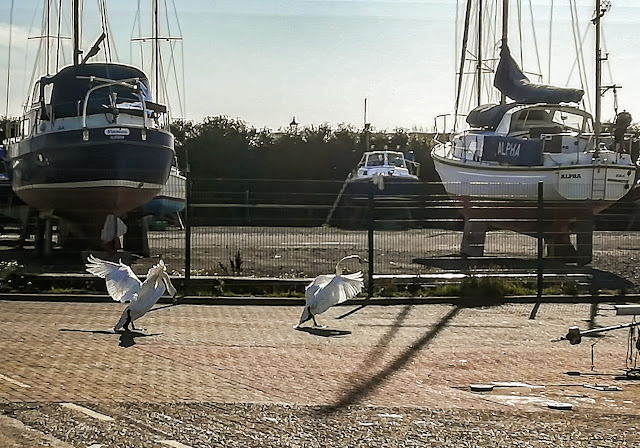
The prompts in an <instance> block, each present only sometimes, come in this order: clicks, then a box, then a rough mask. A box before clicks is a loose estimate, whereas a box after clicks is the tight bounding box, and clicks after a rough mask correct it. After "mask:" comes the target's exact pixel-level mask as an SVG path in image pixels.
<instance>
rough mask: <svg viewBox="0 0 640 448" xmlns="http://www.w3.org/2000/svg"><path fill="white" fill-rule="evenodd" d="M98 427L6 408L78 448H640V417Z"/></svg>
mask: <svg viewBox="0 0 640 448" xmlns="http://www.w3.org/2000/svg"><path fill="white" fill-rule="evenodd" d="M97 408H98V410H99V411H100V412H105V413H109V415H111V416H114V417H116V422H100V423H96V422H95V420H94V419H92V418H90V417H86V418H82V417H78V416H77V415H76V414H74V413H73V412H72V411H70V410H66V409H63V408H61V407H60V406H59V405H57V404H47V405H16V404H12V405H2V406H0V409H2V411H3V412H4V413H5V414H8V415H10V416H12V417H15V418H18V419H20V420H21V421H23V422H24V423H25V424H27V425H30V426H32V427H34V428H37V429H39V430H41V431H46V432H48V433H50V434H52V435H54V436H55V437H56V438H58V439H59V440H62V441H68V442H69V443H71V444H72V445H73V446H74V447H87V446H91V445H92V444H98V441H99V444H100V446H101V447H113V448H116V447H118V448H120V447H121V448H133V447H135V448H152V447H153V448H156V447H158V446H159V441H162V440H164V441H168V440H172V441H178V442H180V443H182V444H184V445H187V446H190V447H194V448H196V447H198V448H200V447H201V448H207V447H214V446H215V447H217V446H224V447H276V446H282V447H283V446H288V447H309V448H310V447H327V446H337V447H355V446H360V447H376V448H378V447H438V448H440V447H461V448H462V447H507V446H508V447H519V448H534V447H536V448H537V447H545V448H548V447H556V448H561V447H567V448H579V447H602V448H604V447H611V448H620V447H637V446H638V444H640V435H639V434H638V429H640V428H639V426H640V422H639V421H638V418H637V416H635V415H634V416H629V415H603V414H593V413H581V412H571V413H566V412H563V411H557V412H512V411H508V410H507V411H482V410H477V411H470V410H451V409H448V410H437V409H436V410H434V409H419V408H380V407H348V408H346V409H342V410H341V411H339V412H337V413H332V412H331V410H330V409H327V408H320V407H301V406H291V405H286V404H268V405H261V404H250V403H245V404H216V403H173V404H154V405H151V404H146V405H145V404H140V403H122V404H112V405H100V406H97Z"/></svg>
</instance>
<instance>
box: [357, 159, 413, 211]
mask: <svg viewBox="0 0 640 448" xmlns="http://www.w3.org/2000/svg"><path fill="white" fill-rule="evenodd" d="M419 173H420V164H419V163H417V162H415V161H413V160H410V159H407V158H406V157H405V155H404V153H402V152H400V151H391V150H388V149H385V150H380V151H367V152H365V153H364V154H363V155H362V158H361V159H360V162H359V163H358V165H357V167H356V169H355V170H354V171H353V172H352V173H350V174H349V177H348V178H347V180H346V188H345V194H347V195H349V196H351V197H352V198H353V199H365V198H368V196H369V192H370V191H372V192H373V194H374V196H375V199H378V200H380V199H385V200H391V201H398V200H407V199H410V198H411V197H412V196H414V195H415V194H416V191H417V186H418V184H419V183H420V179H419V177H418V175H419ZM372 185H373V187H372Z"/></svg>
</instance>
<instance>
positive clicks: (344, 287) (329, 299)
mask: <svg viewBox="0 0 640 448" xmlns="http://www.w3.org/2000/svg"><path fill="white" fill-rule="evenodd" d="M352 258H356V259H358V261H360V257H359V256H358V255H349V256H347V257H344V258H342V259H341V260H340V261H338V263H337V264H336V273H335V274H329V275H319V276H317V277H316V278H315V279H314V280H313V281H312V282H311V283H309V285H307V287H306V288H305V293H304V295H305V298H306V304H305V306H304V310H303V311H302V316H300V322H299V323H298V325H296V327H295V328H298V327H299V326H300V325H302V324H303V323H305V322H306V321H308V320H313V324H314V325H315V326H316V327H317V326H318V322H317V321H316V317H315V316H316V315H317V314H321V313H324V312H325V311H327V310H328V309H329V308H330V307H332V306H333V305H337V304H339V303H342V302H345V301H347V300H348V299H352V298H354V297H355V296H357V295H358V294H360V292H361V291H362V289H363V288H364V280H363V275H362V272H360V271H358V272H355V273H353V274H343V273H342V268H341V267H340V263H342V262H343V261H345V260H349V259H352Z"/></svg>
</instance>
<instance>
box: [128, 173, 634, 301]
mask: <svg viewBox="0 0 640 448" xmlns="http://www.w3.org/2000/svg"><path fill="white" fill-rule="evenodd" d="M189 184H190V188H189V193H188V206H187V209H186V211H185V213H184V215H185V216H184V217H183V220H182V222H183V223H184V226H185V227H184V229H181V228H179V227H177V226H176V225H165V224H164V222H165V220H166V218H163V217H152V218H150V221H149V225H150V230H149V232H148V241H149V255H151V256H152V257H151V258H150V260H151V261H152V260H153V259H154V257H156V256H157V257H162V258H163V259H165V261H166V262H167V263H168V265H169V266H170V267H171V268H173V270H174V274H175V275H181V276H184V277H185V278H186V279H190V278H197V277H202V276H214V277H215V276H235V277H248V278H310V277H315V276H316V275H318V274H321V273H330V272H333V270H334V268H335V263H336V261H337V260H339V259H340V258H342V257H343V256H345V255H350V254H358V255H360V256H361V258H362V259H363V260H364V261H365V263H364V264H363V265H362V266H358V265H354V266H351V268H352V269H362V270H363V271H365V273H366V274H367V275H368V276H369V278H370V279H373V280H374V281H376V282H382V281H383V279H386V280H389V279H394V278H395V279H404V280H405V281H409V282H411V281H415V282H429V281H432V282H433V281H439V280H440V279H446V278H448V276H449V277H455V274H456V273H463V274H466V275H489V276H496V275H502V276H507V277H508V276H511V277H514V278H518V279H520V280H530V281H532V282H534V283H536V282H538V285H537V286H538V287H541V285H540V283H539V278H540V276H541V275H544V276H545V279H546V278H547V277H546V276H553V275H555V276H558V275H561V274H562V275H564V276H565V277H566V276H567V275H576V276H578V277H580V276H581V277H583V278H587V277H588V278H592V277H593V276H594V275H598V276H600V278H603V279H605V280H604V281H602V282H599V283H598V285H597V288H600V289H612V290H624V291H627V292H635V291H636V290H637V289H638V286H639V285H638V279H637V278H636V276H635V273H634V271H635V263H636V261H637V254H638V251H639V250H640V241H638V238H639V237H638V232H637V230H636V229H635V227H636V223H635V219H636V213H637V205H636V203H635V200H633V195H632V194H631V193H630V194H629V195H627V196H628V197H625V199H623V200H622V201H620V202H619V203H617V204H613V205H611V206H610V207H608V208H606V209H605V210H603V211H601V212H600V214H598V215H596V216H595V217H594V216H593V215H592V214H591V213H590V211H591V210H592V209H593V208H594V207H593V201H586V200H577V201H575V202H573V203H572V205H571V204H568V203H567V202H562V201H544V200H542V196H540V198H536V199H535V200H533V201H532V200H524V199H522V198H520V199H521V200H518V201H505V200H504V199H501V200H495V199H491V198H492V191H493V189H495V188H497V186H491V185H485V187H484V188H485V189H486V190H487V194H486V196H485V197H482V198H478V197H475V198H473V200H471V199H470V198H469V197H468V195H467V196H465V195H464V194H461V195H459V196H458V197H457V198H456V199H452V198H451V197H450V196H449V195H448V194H446V192H445V188H444V187H445V186H443V185H442V184H438V183H422V184H420V185H419V186H418V187H417V188H416V189H414V191H413V192H412V193H411V194H410V195H408V196H405V197H403V198H402V199H398V198H394V197H384V196H383V195H381V194H379V193H380V191H377V190H376V189H375V188H374V186H372V187H371V189H370V190H369V191H368V193H367V194H366V195H362V194H360V195H356V194H351V193H349V192H345V191H344V188H343V186H344V185H343V183H342V182H326V181H322V182H314V181H278V180H274V181H265V180H261V181H251V180H246V181H238V180H225V179H192V180H191V181H190V182H189ZM516 186H517V185H516V184H514V190H515V189H516V188H515V187H516ZM476 187H477V186H474V187H473V188H476ZM504 187H505V186H504V185H502V186H500V188H501V189H502V190H503V191H504ZM458 188H460V189H464V188H470V186H468V185H466V186H464V185H460V186H458ZM476 191H477V189H476ZM541 192H542V190H541ZM514 199H518V198H516V197H515V196H514ZM603 205H604V203H602V204H600V205H598V206H597V207H595V209H599V208H601V207H602V206H603ZM607 205H609V204H607ZM572 208H575V210H572ZM514 210H515V211H516V212H514ZM461 212H464V213H465V215H466V216H467V219H466V220H465V219H463V218H462V215H461ZM571 216H573V217H574V218H572V219H569V218H568V217H571ZM562 220H564V221H566V223H563V222H560V221H562ZM177 222H178V221H177V220H175V221H174V223H177ZM565 224H566V225H565ZM478 229H480V230H478ZM485 230H487V232H486V233H484V231H485ZM514 230H515V231H514ZM461 251H462V252H465V251H466V252H471V253H467V254H461ZM139 268H140V269H141V270H144V269H146V265H145V263H143V262H142V261H141V262H140V263H139ZM545 281H546V280H545Z"/></svg>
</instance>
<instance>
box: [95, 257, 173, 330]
mask: <svg viewBox="0 0 640 448" xmlns="http://www.w3.org/2000/svg"><path fill="white" fill-rule="evenodd" d="M86 267H87V272H90V273H91V274H93V275H96V276H98V277H101V278H104V279H105V281H106V283H107V292H108V293H109V295H110V296H111V297H112V298H113V300H115V301H117V302H123V303H125V302H129V305H128V306H127V307H126V308H125V310H124V311H123V312H122V316H121V317H120V320H119V321H118V323H117V324H116V325H115V326H114V327H113V330H114V331H119V330H122V329H123V328H124V329H125V330H126V331H129V324H131V328H133V329H134V330H135V329H136V327H135V326H134V325H133V321H135V320H137V319H139V318H141V317H142V316H144V315H145V314H146V313H147V311H149V310H150V309H151V308H152V307H153V305H155V303H156V302H157V301H158V299H159V298H160V296H162V294H164V292H165V290H166V291H168V292H169V294H171V296H175V295H176V289H175V288H174V287H173V284H172V283H171V279H170V278H169V275H168V274H167V268H166V266H165V264H164V262H163V261H162V260H160V261H159V262H158V264H156V265H154V266H152V267H151V268H149V272H148V273H147V278H146V279H145V281H144V282H141V281H140V279H139V278H138V277H137V276H136V274H134V272H133V271H132V270H131V268H130V267H129V266H127V265H126V264H124V263H123V262H122V260H121V261H120V262H119V263H114V262H112V261H107V260H101V259H100V258H96V257H94V256H93V255H89V256H88V257H87V264H86Z"/></svg>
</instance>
